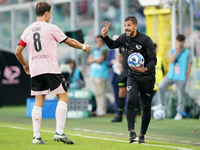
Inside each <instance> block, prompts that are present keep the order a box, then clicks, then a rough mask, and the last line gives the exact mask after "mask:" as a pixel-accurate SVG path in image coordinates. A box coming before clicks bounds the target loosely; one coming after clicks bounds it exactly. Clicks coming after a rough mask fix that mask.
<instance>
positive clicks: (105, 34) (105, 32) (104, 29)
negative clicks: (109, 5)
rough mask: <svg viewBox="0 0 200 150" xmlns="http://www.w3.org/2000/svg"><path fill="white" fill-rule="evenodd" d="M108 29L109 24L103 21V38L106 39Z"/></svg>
mask: <svg viewBox="0 0 200 150" xmlns="http://www.w3.org/2000/svg"><path fill="white" fill-rule="evenodd" d="M109 27H110V23H107V21H105V27H103V28H102V29H101V34H102V36H103V37H106V36H107V33H108V30H109Z"/></svg>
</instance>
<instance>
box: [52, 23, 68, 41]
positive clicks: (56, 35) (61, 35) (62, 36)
mask: <svg viewBox="0 0 200 150" xmlns="http://www.w3.org/2000/svg"><path fill="white" fill-rule="evenodd" d="M53 35H54V38H55V39H56V41H57V42H59V43H62V42H64V41H65V40H67V39H68V37H67V36H66V35H65V34H64V33H63V32H62V30H61V29H60V28H58V27H57V26H54V32H53Z"/></svg>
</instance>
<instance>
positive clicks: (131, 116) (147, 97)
mask: <svg viewBox="0 0 200 150" xmlns="http://www.w3.org/2000/svg"><path fill="white" fill-rule="evenodd" d="M154 83H155V75H147V76H132V77H130V76H129V77H128V80H127V105H126V106H127V109H126V118H127V122H128V130H131V129H135V106H136V101H137V98H138V94H139V93H140V96H141V104H142V111H143V115H142V125H141V130H140V133H141V134H142V135H144V134H146V131H147V128H148V125H149V122H150V119H151V101H152V94H153V93H152V92H153V88H154Z"/></svg>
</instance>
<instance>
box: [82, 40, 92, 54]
mask: <svg viewBox="0 0 200 150" xmlns="http://www.w3.org/2000/svg"><path fill="white" fill-rule="evenodd" d="M83 45H85V46H84V47H85V48H83V51H84V52H85V53H86V54H87V53H88V52H89V51H90V49H91V46H89V45H87V41H85V43H84V44H83Z"/></svg>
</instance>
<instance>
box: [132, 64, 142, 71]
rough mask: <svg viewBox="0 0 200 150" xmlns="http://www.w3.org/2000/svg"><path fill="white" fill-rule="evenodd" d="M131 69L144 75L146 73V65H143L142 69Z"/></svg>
mask: <svg viewBox="0 0 200 150" xmlns="http://www.w3.org/2000/svg"><path fill="white" fill-rule="evenodd" d="M131 69H132V70H133V71H136V72H139V73H144V72H145V69H144V64H143V65H142V67H140V68H136V67H131Z"/></svg>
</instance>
